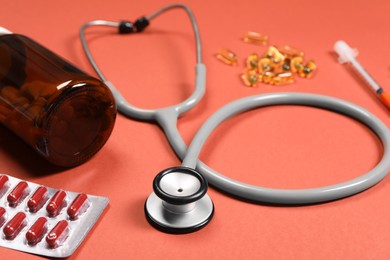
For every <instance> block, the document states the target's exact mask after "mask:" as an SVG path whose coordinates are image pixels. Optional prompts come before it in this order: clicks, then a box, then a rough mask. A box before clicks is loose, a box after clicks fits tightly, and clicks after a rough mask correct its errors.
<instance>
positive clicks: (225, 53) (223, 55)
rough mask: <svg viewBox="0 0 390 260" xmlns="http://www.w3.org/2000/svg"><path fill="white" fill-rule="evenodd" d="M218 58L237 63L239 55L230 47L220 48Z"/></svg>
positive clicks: (232, 63) (228, 62)
mask: <svg viewBox="0 0 390 260" xmlns="http://www.w3.org/2000/svg"><path fill="white" fill-rule="evenodd" d="M217 59H219V60H220V61H222V62H223V63H225V64H228V65H233V66H235V65H237V55H236V54H235V53H234V52H232V51H231V50H229V49H226V48H222V49H219V51H218V53H217Z"/></svg>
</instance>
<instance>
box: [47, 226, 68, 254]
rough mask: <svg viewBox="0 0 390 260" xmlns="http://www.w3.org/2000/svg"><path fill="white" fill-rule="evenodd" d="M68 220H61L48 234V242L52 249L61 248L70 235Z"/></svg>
mask: <svg viewBox="0 0 390 260" xmlns="http://www.w3.org/2000/svg"><path fill="white" fill-rule="evenodd" d="M68 226H69V225H68V222H67V221H66V220H61V221H59V222H58V223H57V225H55V226H54V228H53V229H52V230H51V231H50V232H49V234H47V236H46V242H47V244H48V245H49V247H51V248H55V247H59V246H60V245H62V243H63V242H64V241H65V239H66V238H67V237H68V235H69V231H70V230H69V227H68Z"/></svg>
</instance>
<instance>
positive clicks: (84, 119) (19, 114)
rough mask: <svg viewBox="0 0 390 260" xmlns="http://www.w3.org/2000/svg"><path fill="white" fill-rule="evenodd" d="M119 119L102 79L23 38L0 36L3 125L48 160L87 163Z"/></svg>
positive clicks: (59, 163)
mask: <svg viewBox="0 0 390 260" xmlns="http://www.w3.org/2000/svg"><path fill="white" fill-rule="evenodd" d="M115 116H116V106H115V102H114V98H113V96H112V94H111V92H110V90H109V89H108V87H107V86H106V85H104V84H103V83H102V82H101V81H100V80H97V79H95V78H93V77H91V76H89V75H87V74H86V73H84V72H83V71H81V70H80V69H78V68H76V67H75V66H74V65H72V64H70V63H69V62H67V61H65V60H63V59H62V58H61V57H59V56H58V55H56V54H55V53H53V52H51V51H49V50H48V49H46V48H45V47H43V46H42V45H40V44H38V43H36V42H35V41H33V40H31V39H29V38H27V37H25V36H23V35H17V34H6V35H1V36H0V122H1V123H2V124H3V125H5V126H6V127H7V128H9V129H10V130H11V131H12V132H14V133H15V134H16V135H18V136H19V137H20V138H22V139H23V140H24V141H25V142H26V143H27V144H29V145H30V146H32V147H33V148H34V149H35V150H36V151H37V152H38V153H39V154H41V155H42V156H43V157H45V158H46V159H47V160H48V161H50V162H51V163H53V164H56V165H60V166H75V165H78V164H81V163H83V162H85V161H87V160H88V159H89V158H91V157H92V156H93V155H94V154H95V153H96V152H98V151H99V150H100V148H101V147H102V146H103V145H104V144H105V142H106V141H107V139H108V137H109V136H110V134H111V131H112V129H113V126H114V122H115Z"/></svg>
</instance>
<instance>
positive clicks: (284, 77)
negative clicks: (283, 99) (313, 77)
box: [271, 71, 294, 85]
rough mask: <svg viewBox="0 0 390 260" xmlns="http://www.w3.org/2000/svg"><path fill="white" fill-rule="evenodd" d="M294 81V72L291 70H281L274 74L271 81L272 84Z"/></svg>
mask: <svg viewBox="0 0 390 260" xmlns="http://www.w3.org/2000/svg"><path fill="white" fill-rule="evenodd" d="M293 82H294V74H293V73H292V72H290V71H289V72H283V73H278V74H276V75H275V76H274V77H273V78H272V81H271V84H272V85H285V84H290V83H293Z"/></svg>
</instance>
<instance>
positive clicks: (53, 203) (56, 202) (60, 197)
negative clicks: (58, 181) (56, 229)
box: [46, 190, 66, 217]
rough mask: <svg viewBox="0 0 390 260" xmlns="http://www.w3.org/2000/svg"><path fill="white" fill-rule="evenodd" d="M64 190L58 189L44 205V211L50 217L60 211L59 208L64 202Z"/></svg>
mask: <svg viewBox="0 0 390 260" xmlns="http://www.w3.org/2000/svg"><path fill="white" fill-rule="evenodd" d="M65 198H66V192H65V191H63V190H59V191H57V192H56V194H54V196H53V197H52V198H51V200H50V201H49V204H47V206H46V211H47V213H49V215H50V216H51V217H55V216H57V215H58V213H60V211H61V209H62V208H63V206H64V204H65Z"/></svg>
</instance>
